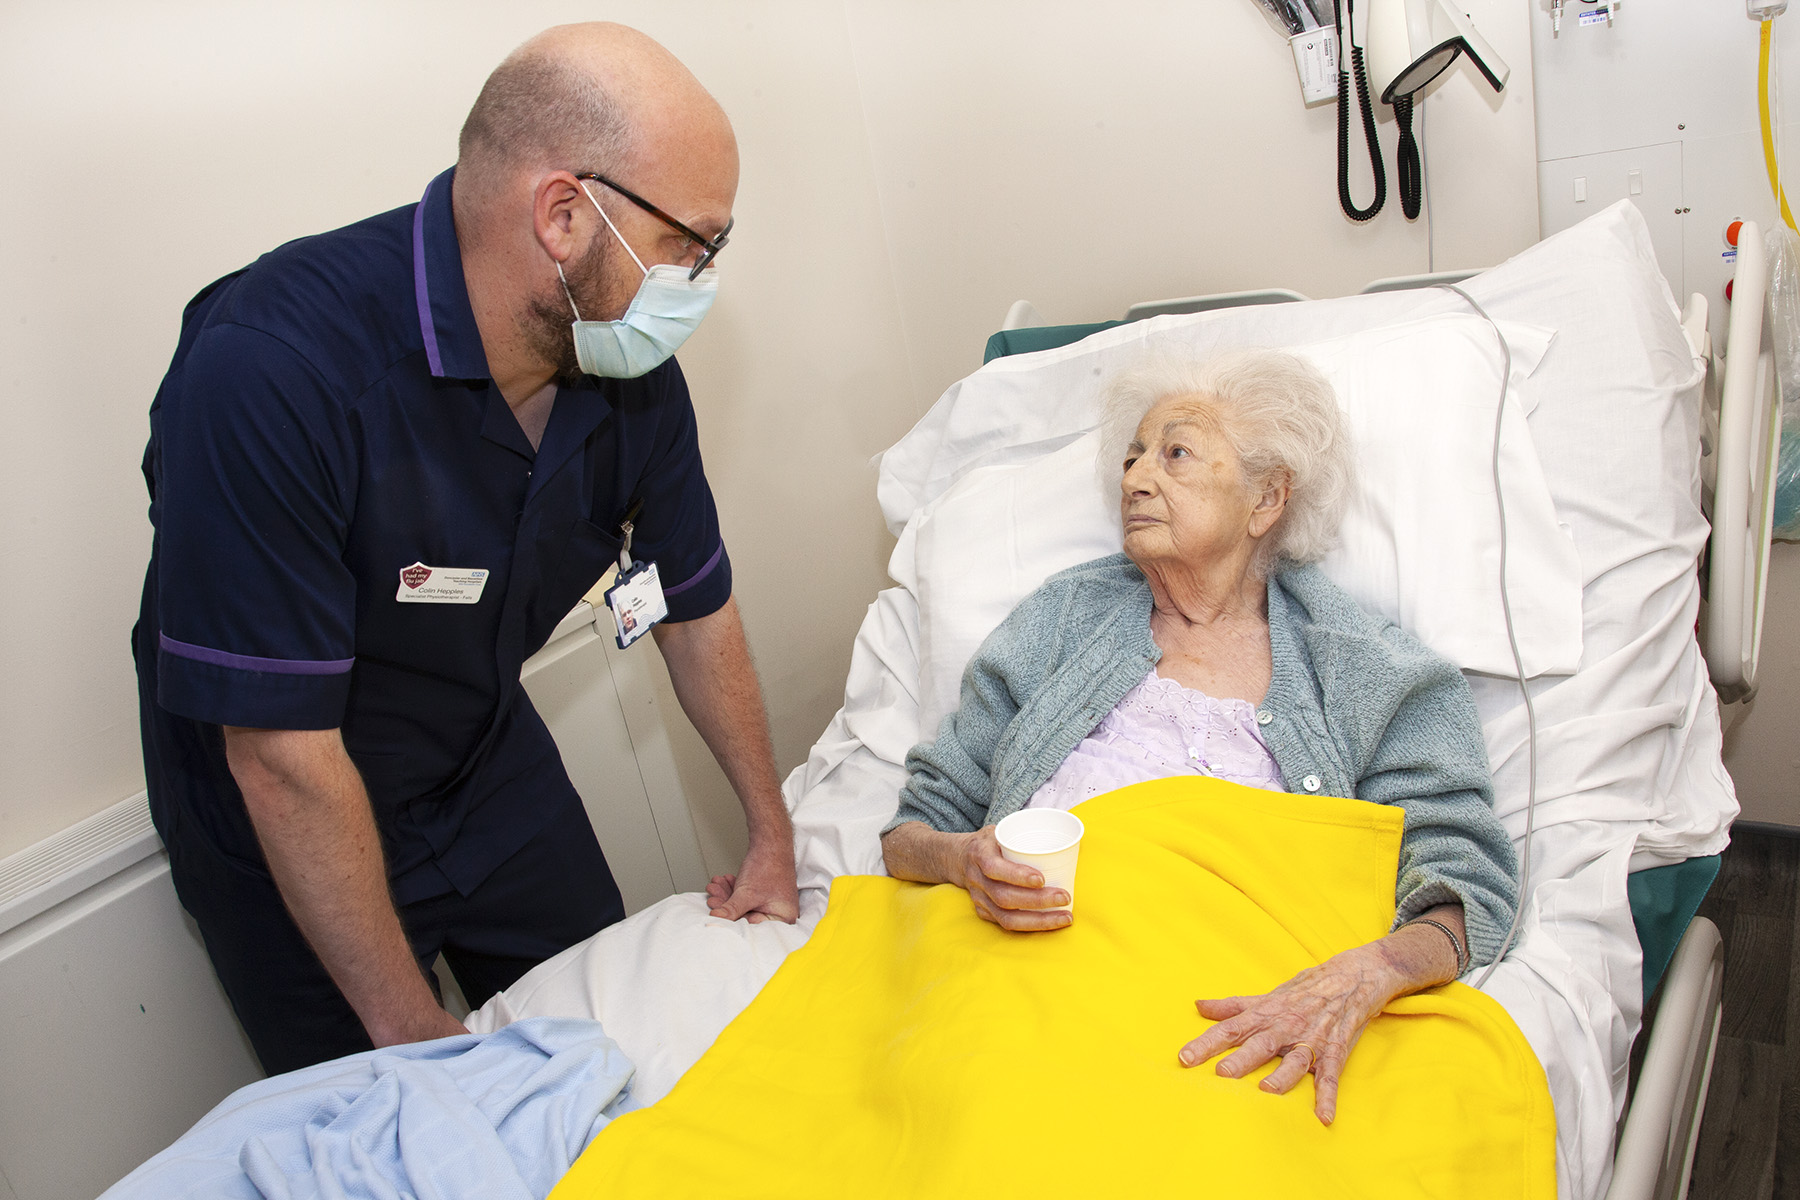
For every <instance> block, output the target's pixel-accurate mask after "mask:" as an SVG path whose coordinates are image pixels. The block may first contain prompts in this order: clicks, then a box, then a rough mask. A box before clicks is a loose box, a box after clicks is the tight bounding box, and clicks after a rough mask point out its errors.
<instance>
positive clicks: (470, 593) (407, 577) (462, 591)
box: [394, 562, 490, 604]
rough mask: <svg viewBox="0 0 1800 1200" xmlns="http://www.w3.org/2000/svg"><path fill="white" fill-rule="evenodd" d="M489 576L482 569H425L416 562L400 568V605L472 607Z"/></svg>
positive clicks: (483, 568)
mask: <svg viewBox="0 0 1800 1200" xmlns="http://www.w3.org/2000/svg"><path fill="white" fill-rule="evenodd" d="M489 574H490V572H489V571H488V569H487V568H486V567H428V566H426V565H425V564H424V563H422V562H416V563H414V564H413V565H412V566H410V567H401V568H400V590H399V591H397V592H395V593H394V599H396V600H398V601H400V603H402V604H473V603H475V602H476V601H477V600H479V599H481V590H482V589H483V588H485V587H486V586H487V581H488V575H489Z"/></svg>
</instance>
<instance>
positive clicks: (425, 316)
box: [345, 179, 444, 670]
mask: <svg viewBox="0 0 1800 1200" xmlns="http://www.w3.org/2000/svg"><path fill="white" fill-rule="evenodd" d="M436 185H437V180H436V179H433V180H432V181H431V182H430V183H428V184H426V185H425V194H424V195H423V196H420V197H419V207H417V208H415V209H414V210H413V236H412V243H413V297H414V299H415V300H417V301H418V305H419V332H420V333H421V334H423V335H424V337H425V362H426V364H427V365H428V366H430V367H431V373H432V374H433V375H435V376H436V377H438V378H439V379H442V378H443V377H444V360H443V358H442V357H441V356H440V355H439V354H438V340H437V326H436V325H434V324H433V323H432V320H431V289H430V288H428V287H426V286H425V202H426V201H428V200H430V199H431V189H432V188H433V187H435V186H436ZM345 669H346V670H348V669H349V668H345Z"/></svg>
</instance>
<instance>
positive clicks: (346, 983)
mask: <svg viewBox="0 0 1800 1200" xmlns="http://www.w3.org/2000/svg"><path fill="white" fill-rule="evenodd" d="M225 746H226V753H227V757H228V759H229V761H230V764H231V773H232V776H233V777H234V778H235V779H236V780H237V783H238V788H239V790H240V791H242V792H243V794H244V805H245V807H246V809H248V811H249V813H250V820H251V824H252V825H253V826H254V827H255V829H256V836H257V840H258V841H259V842H260V843H261V845H262V850H263V857H264V858H265V859H266V860H267V862H268V864H269V871H270V874H272V875H273V876H274V878H275V886H276V888H277V889H279V890H280V892H281V898H282V901H283V902H284V903H285V904H286V905H287V908H288V912H289V913H290V914H291V915H292V916H293V918H294V923H295V924H296V925H298V926H299V928H300V931H301V933H303V934H304V935H305V936H306V940H307V942H308V943H309V944H310V945H311V946H312V948H313V951H314V953H316V954H317V955H318V956H319V961H320V962H322V963H323V964H324V965H325V969H326V970H327V971H328V972H330V974H331V978H332V981H333V982H334V983H336V984H337V986H338V990H339V991H341V992H342V993H343V994H344V998H345V999H346V1000H347V1001H349V1003H350V1006H351V1008H353V1009H354V1010H355V1011H356V1015H357V1017H358V1018H360V1019H361V1021H362V1023H363V1027H364V1028H365V1029H367V1030H368V1032H369V1036H370V1037H371V1038H372V1039H373V1040H374V1042H375V1044H376V1045H378V1046H381V1045H392V1044H395V1043H399V1042H406V1041H415V1040H419V1039H422V1038H432V1037H442V1036H445V1035H446V1034H447V1033H454V1032H455V1031H456V1027H455V1025H454V1018H451V1017H450V1016H449V1014H447V1013H445V1012H444V1011H443V1010H442V1009H441V1008H439V1007H438V1004H437V1001H436V999H435V998H434V997H433V996H432V994H431V988H430V986H429V985H428V984H427V983H426V982H425V978H424V976H423V975H422V974H421V973H420V971H419V965H418V961H417V960H416V959H415V958H414V957H413V952H412V947H411V945H410V944H409V943H408V942H407V940H406V933H405V931H404V930H403V929H402V928H401V925H400V918H399V915H398V914H397V913H396V912H395V910H394V903H393V899H392V897H391V896H390V894H389V892H388V883H387V870H386V865H385V862H384V860H383V855H382V849H381V838H380V835H379V834H378V832H377V831H376V827H375V819H374V814H373V812H372V811H371V810H370V807H369V799H368V795H367V793H366V792H365V790H364V788H363V783H362V779H361V777H360V776H359V775H358V774H357V772H356V767H355V764H353V763H352V762H351V761H350V756H349V755H348V754H347V753H346V752H345V750H344V746H343V741H342V739H341V737H340V736H339V735H338V733H337V731H336V730H324V731H310V730H253V729H227V730H226V736H225Z"/></svg>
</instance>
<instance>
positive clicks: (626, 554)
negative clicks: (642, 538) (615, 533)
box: [619, 521, 631, 571]
mask: <svg viewBox="0 0 1800 1200" xmlns="http://www.w3.org/2000/svg"><path fill="white" fill-rule="evenodd" d="M619 532H620V533H622V534H624V535H625V542H624V545H622V546H620V547H619V570H621V571H629V570H631V522H630V521H625V522H622V523H621V524H620V525H619Z"/></svg>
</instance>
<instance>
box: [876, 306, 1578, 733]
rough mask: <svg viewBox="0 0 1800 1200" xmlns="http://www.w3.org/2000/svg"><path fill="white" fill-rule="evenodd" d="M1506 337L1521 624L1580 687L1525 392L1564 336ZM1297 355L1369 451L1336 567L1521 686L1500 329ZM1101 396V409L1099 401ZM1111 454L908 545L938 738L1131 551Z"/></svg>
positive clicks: (1030, 477)
mask: <svg viewBox="0 0 1800 1200" xmlns="http://www.w3.org/2000/svg"><path fill="white" fill-rule="evenodd" d="M1504 331H1505V334H1506V338H1507V341H1508V343H1509V344H1510V345H1511V347H1512V375H1511V379H1510V382H1509V399H1508V404H1507V412H1506V419H1505V424H1504V426H1503V428H1502V437H1501V479H1502V480H1503V481H1504V482H1505V488H1506V503H1507V531H1508V547H1509V555H1510V558H1509V566H1508V571H1509V575H1510V576H1511V578H1512V579H1513V581H1514V586H1513V588H1512V599H1513V617H1514V622H1515V626H1516V628H1517V630H1518V632H1519V643H1520V650H1521V653H1522V656H1523V658H1524V660H1525V665H1526V670H1527V673H1528V674H1531V675H1538V674H1556V673H1568V672H1571V671H1573V670H1574V669H1575V665H1576V663H1577V662H1578V661H1579V659H1580V657H1581V569H1580V564H1579V562H1578V561H1577V560H1576V557H1575V549H1574V546H1573V544H1572V543H1571V542H1570V540H1569V538H1568V535H1567V534H1566V532H1564V530H1563V529H1562V528H1561V527H1560V526H1559V525H1558V523H1557V519H1556V511H1555V508H1554V506H1553V505H1552V504H1551V501H1550V493H1549V490H1548V489H1547V488H1546V486H1545V484H1544V476H1543V471H1542V469H1541V467H1540V466H1539V464H1538V459H1537V452H1536V449H1535V447H1534V446H1533V444H1532V440H1531V433H1530V429H1529V427H1528V426H1527V424H1526V421H1525V414H1526V412H1527V411H1528V408H1529V403H1530V402H1529V397H1528V396H1526V395H1525V394H1524V393H1525V391H1526V390H1527V389H1525V388H1524V386H1523V385H1524V382H1525V380H1526V378H1527V377H1528V376H1529V375H1530V374H1531V373H1532V371H1533V369H1534V368H1535V367H1536V366H1537V364H1538V361H1539V360H1540V359H1541V358H1542V357H1543V355H1544V351H1545V348H1546V347H1547V346H1548V345H1549V342H1550V335H1549V334H1548V333H1546V332H1545V331H1543V330H1540V329H1532V328H1529V327H1526V326H1521V325H1506V326H1505V327H1504ZM1293 349H1294V352H1295V353H1298V354H1300V355H1302V356H1303V357H1306V358H1308V359H1310V360H1311V361H1312V362H1313V363H1314V364H1316V365H1317V366H1318V367H1319V369H1320V370H1321V371H1323V372H1324V373H1325V376H1326V378H1328V379H1329V380H1331V383H1332V386H1333V388H1334V389H1335V390H1336V392H1337V397H1338V403H1339V405H1340V406H1341V407H1342V408H1343V410H1344V412H1345V413H1346V414H1347V416H1348V417H1349V421H1350V424H1351V428H1352V431H1353V434H1354V437H1355V441H1356V446H1357V465H1358V472H1357V474H1358V487H1357V491H1356V493H1355V496H1354V499H1353V501H1352V503H1351V505H1350V506H1349V510H1348V511H1347V512H1346V514H1345V518H1344V524H1343V526H1342V528H1341V530H1340V544H1339V547H1338V549H1336V550H1335V551H1333V552H1332V554H1331V555H1330V556H1329V557H1328V558H1327V559H1326V560H1325V562H1324V563H1323V564H1322V565H1323V567H1324V569H1325V571H1326V572H1327V574H1329V575H1330V576H1331V577H1332V578H1333V579H1334V580H1335V581H1336V582H1337V583H1338V584H1339V585H1340V586H1342V587H1343V588H1344V589H1345V590H1346V591H1348V592H1349V593H1350V595H1351V596H1353V597H1354V598H1355V599H1356V600H1357V601H1358V602H1359V603H1361V604H1363V605H1364V606H1365V607H1367V608H1369V609H1371V610H1372V611H1374V612H1377V613H1380V614H1382V615H1384V616H1387V617H1389V618H1390V619H1392V620H1395V621H1397V622H1399V623H1400V624H1401V625H1402V626H1403V627H1405V628H1406V629H1408V630H1409V631H1411V632H1412V633H1413V634H1414V635H1415V636H1417V637H1419V638H1420V639H1421V640H1422V641H1424V642H1425V643H1426V644H1427V645H1429V646H1431V647H1432V648H1433V649H1435V650H1437V651H1438V652H1439V653H1440V654H1443V655H1444V656H1445V657H1447V658H1449V659H1450V660H1451V661H1452V662H1455V663H1456V664H1457V665H1458V666H1460V667H1463V668H1464V669H1467V670H1475V671H1484V672H1490V673H1495V674H1508V675H1510V674H1511V673H1512V671H1513V662H1512V653H1511V650H1510V648H1509V645H1508V643H1507V639H1506V631H1505V626H1504V624H1503V623H1502V621H1501V610H1500V591H1499V569H1500V546H1499V525H1498V518H1497V514H1496V511H1495V505H1494V492H1493V486H1492V472H1491V454H1492V449H1493V429H1494V406H1495V404H1496V403H1497V401H1498V400H1499V391H1500V368H1501V353H1500V347H1499V344H1498V342H1497V340H1496V339H1495V336H1494V331H1493V329H1492V328H1491V327H1490V326H1489V325H1488V324H1487V322H1486V321H1483V320H1482V319H1480V318H1479V317H1474V316H1461V315H1452V316H1443V317H1433V318H1428V319H1426V320H1422V321H1412V322H1406V323H1404V324H1400V325H1394V326H1389V327H1385V328H1381V329H1374V330H1368V331H1365V332H1362V333H1357V334H1352V335H1349V336H1345V337H1339V338H1333V339H1331V340H1329V341H1324V342H1319V343H1316V344H1313V345H1310V346H1299V347H1294V348H1293ZM1046 382H1048V381H1046ZM1087 391H1089V392H1090V393H1092V396H1091V397H1090V404H1092V403H1094V402H1097V396H1098V390H1097V389H1095V388H1089V389H1087ZM1094 416H1097V412H1090V418H1091V417H1094ZM1108 449H1110V448H1103V447H1102V446H1101V445H1100V438H1099V434H1098V432H1089V433H1087V434H1085V435H1083V436H1081V437H1079V438H1078V439H1077V440H1075V441H1073V442H1070V443H1068V444H1067V445H1065V446H1062V447H1061V448H1058V449H1055V450H1052V451H1049V452H1047V453H1041V454H1040V455H1039V456H1038V457H1035V458H1031V459H1028V460H1026V461H1023V462H1002V463H999V464H997V465H987V466H982V467H977V468H975V469H973V470H971V471H968V472H967V473H965V474H963V475H962V476H961V477H960V478H959V479H958V481H957V482H956V483H955V484H954V485H952V486H951V487H950V488H949V489H948V490H947V491H945V492H944V493H943V494H942V495H941V496H940V497H938V498H937V499H936V500H935V501H933V502H932V503H931V504H929V505H928V506H926V508H925V509H924V510H923V511H922V512H921V513H920V514H919V515H918V517H917V518H916V519H915V520H914V521H913V522H911V523H910V524H909V526H908V528H907V530H906V531H905V532H904V533H903V535H902V538H901V544H900V545H899V546H897V547H896V551H895V573H896V578H901V577H902V576H903V575H904V576H906V578H903V579H902V580H901V581H902V582H904V583H906V584H907V585H908V586H910V587H911V588H912V589H913V591H914V594H915V595H917V597H918V600H919V643H920V693H919V694H920V709H921V711H920V718H921V728H922V729H923V730H925V731H927V735H929V732H930V731H933V730H935V729H936V728H937V724H938V722H939V721H940V720H941V719H942V718H943V717H944V716H945V714H947V713H949V712H951V711H953V710H954V709H955V707H956V704H957V698H958V692H959V688H960V683H961V678H962V673H963V670H964V668H965V667H966V666H967V664H968V661H969V659H970V657H971V656H972V655H973V654H974V652H975V649H976V647H977V646H979V645H980V644H981V641H982V639H983V638H985V637H986V636H987V635H988V633H989V632H991V631H992V630H993V628H994V627H995V626H996V625H998V624H999V623H1000V621H1001V620H1003V619H1004V618H1005V617H1006V614H1007V613H1009V612H1011V611H1012V609H1013V607H1014V606H1015V605H1016V604H1017V603H1018V602H1019V601H1020V600H1022V599H1023V598H1024V597H1025V596H1027V595H1028V594H1030V593H1031V591H1032V590H1033V589H1035V588H1036V587H1037V586H1038V585H1039V584H1041V583H1042V582H1043V581H1044V580H1045V579H1046V578H1048V577H1049V576H1050V575H1052V574H1054V573H1056V572H1057V571H1060V570H1062V569H1064V568H1065V567H1071V566H1074V565H1075V564H1077V563H1082V562H1086V561H1088V560H1090V559H1094V558H1098V557H1100V556H1102V555H1105V554H1113V553H1116V552H1117V551H1118V550H1119V548H1120V541H1121V538H1120V532H1119V518H1118V500H1117V497H1116V496H1114V495H1108V494H1104V493H1103V490H1102V484H1101V482H1100V475H1099V471H1098V467H1099V454H1100V453H1102V452H1103V450H1108ZM909 560H910V561H909ZM1526 580H1528V581H1529V586H1528V587H1521V586H1519V584H1520V582H1521V581H1526Z"/></svg>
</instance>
